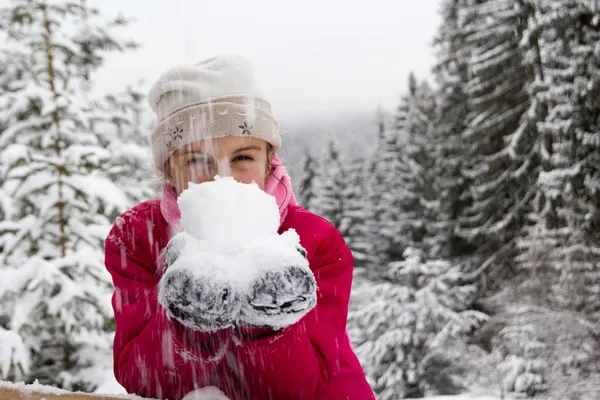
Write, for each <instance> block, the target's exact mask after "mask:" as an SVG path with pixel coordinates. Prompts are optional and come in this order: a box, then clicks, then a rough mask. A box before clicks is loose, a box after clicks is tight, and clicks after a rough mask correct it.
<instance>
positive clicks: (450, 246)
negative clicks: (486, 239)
mask: <svg viewBox="0 0 600 400" xmlns="http://www.w3.org/2000/svg"><path fill="white" fill-rule="evenodd" d="M462 3H464V1H462V0H447V1H445V2H444V3H443V5H442V8H441V10H442V21H443V23H442V24H441V26H440V28H439V31H438V34H437V36H436V39H435V48H436V51H437V58H438V60H437V63H436V65H435V66H434V74H435V77H436V80H437V83H438V89H437V97H438V108H437V114H436V118H435V122H434V126H435V129H433V134H432V141H433V143H432V147H433V150H432V153H433V157H434V162H433V168H432V170H431V172H432V173H431V175H432V178H433V179H434V180H433V182H432V184H434V185H435V189H434V190H435V193H436V198H437V199H438V205H439V207H438V208H437V209H431V208H430V209H429V211H430V213H431V212H432V213H433V214H434V215H435V217H434V218H432V219H434V221H435V222H434V223H433V224H432V227H431V229H430V234H429V238H428V240H429V241H430V246H429V247H430V249H431V254H430V256H431V257H433V258H438V257H442V258H448V257H457V256H466V255H469V254H470V252H471V251H472V249H471V248H470V247H469V246H468V244H467V243H465V242H464V240H463V239H462V238H461V237H460V236H459V235H457V234H456V229H457V225H458V218H459V216H460V213H461V210H463V209H464V208H465V207H466V206H467V205H468V204H469V192H468V190H467V189H468V186H467V185H468V183H467V180H466V178H465V176H464V175H463V173H462V171H463V169H464V168H465V167H466V163H467V158H466V156H465V155H466V152H467V149H466V147H465V146H464V143H463V140H462V134H463V132H464V131H465V130H466V128H467V124H466V118H467V115H468V108H467V105H468V96H467V93H466V90H465V89H466V84H467V79H468V76H467V65H468V54H467V50H468V49H467V47H466V46H465V38H464V32H463V29H462V26H461V20H460V17H459V12H460V9H461V8H460V7H461V4H462Z"/></svg>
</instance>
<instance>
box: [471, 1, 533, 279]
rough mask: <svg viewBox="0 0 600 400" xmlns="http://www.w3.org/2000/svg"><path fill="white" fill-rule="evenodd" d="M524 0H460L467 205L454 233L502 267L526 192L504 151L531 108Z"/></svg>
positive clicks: (516, 164)
mask: <svg viewBox="0 0 600 400" xmlns="http://www.w3.org/2000/svg"><path fill="white" fill-rule="evenodd" d="M525 3H526V2H519V1H514V0H487V1H465V2H463V4H462V5H461V9H460V16H461V17H460V18H461V21H462V22H461V26H462V28H461V29H462V30H463V34H464V46H465V47H466V49H465V51H466V52H467V54H468V55H469V57H468V64H467V79H468V82H467V85H466V94H467V99H468V104H467V107H468V114H467V118H466V121H467V128H466V130H465V131H464V132H463V138H464V139H465V145H466V148H467V149H468V154H467V156H468V164H467V165H466V166H465V168H464V169H463V173H464V174H465V177H466V178H467V179H468V182H469V192H470V196H471V198H472V201H470V202H469V203H470V204H468V207H466V208H464V209H463V211H462V212H461V215H460V218H459V228H460V230H459V233H460V235H461V236H462V237H463V238H465V239H466V240H468V241H469V242H470V243H472V244H473V245H475V246H477V247H478V253H479V254H480V255H481V256H482V258H481V260H486V259H488V258H489V257H491V256H494V255H496V257H497V258H498V260H497V265H502V267H501V269H507V268H508V265H510V264H509V261H510V260H511V258H510V257H511V256H512V252H511V250H513V247H514V246H513V244H514V243H513V241H514V238H516V237H517V236H518V232H519V231H520V228H521V226H522V220H523V215H524V213H525V211H526V207H527V206H528V204H529V201H530V200H531V198H530V196H531V194H532V191H531V190H530V188H531V182H528V183H527V182H526V180H527V178H528V176H527V174H523V173H522V167H523V164H524V162H525V161H523V160H521V159H515V158H514V157H512V156H511V152H510V143H511V140H512V138H513V136H514V135H515V133H516V132H517V131H518V129H519V127H520V124H521V118H522V116H523V114H524V113H525V112H526V111H527V109H528V108H529V96H528V93H527V90H526V89H527V86H528V83H529V82H530V81H531V79H532V78H531V69H530V68H529V66H527V65H525V64H524V63H523V57H524V56H523V50H522V48H521V47H520V46H519V44H520V42H521V39H522V37H523V31H524V29H525V28H526V26H527V21H528V13H529V12H530V9H529V7H528V6H527V5H526V4H525ZM524 181H525V182H524ZM497 253H499V254H497ZM490 271H492V270H490ZM500 272H504V271H500ZM494 280H497V277H495V276H494V277H490V282H493V281H494Z"/></svg>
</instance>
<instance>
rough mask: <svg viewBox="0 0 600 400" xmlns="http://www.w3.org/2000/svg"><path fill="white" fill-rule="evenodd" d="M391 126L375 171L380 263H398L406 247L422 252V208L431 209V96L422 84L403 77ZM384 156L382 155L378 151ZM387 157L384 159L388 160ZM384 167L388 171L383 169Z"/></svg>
mask: <svg viewBox="0 0 600 400" xmlns="http://www.w3.org/2000/svg"><path fill="white" fill-rule="evenodd" d="M408 82H409V85H408V94H407V95H405V96H404V97H403V98H402V101H401V104H400V106H399V107H398V111H397V113H396V118H395V124H396V125H395V127H394V129H393V130H392V131H391V132H390V133H389V135H390V137H389V138H386V139H384V140H385V141H386V143H385V144H384V146H386V151H387V152H389V156H388V155H385V156H384V157H385V158H384V159H383V160H382V164H383V165H382V168H381V169H380V171H379V174H380V175H381V176H384V180H383V182H384V188H383V192H382V193H383V195H382V200H381V202H380V205H379V207H380V210H381V212H380V214H379V215H380V220H379V227H380V238H379V240H380V241H381V243H382V244H383V246H385V247H384V248H383V249H382V252H383V254H382V256H383V260H384V262H385V261H387V262H391V261H398V260H402V259H403V258H404V256H403V253H404V251H405V250H406V249H407V248H409V247H414V248H421V249H422V248H424V247H425V246H426V243H424V239H425V237H426V233H427V229H428V227H429V223H430V222H432V221H430V220H429V219H428V216H429V215H431V214H429V213H428V212H427V211H426V210H427V209H428V208H435V203H434V204H430V203H429V202H435V192H434V191H433V190H432V188H433V187H432V185H431V176H429V171H430V170H431V163H432V157H431V150H432V149H431V142H430V135H431V128H432V123H433V118H434V115H435V102H434V100H433V98H434V96H433V92H432V91H431V90H430V88H429V85H428V84H427V83H426V82H423V83H421V84H418V83H417V81H416V78H415V77H414V75H412V74H411V75H410V76H409V79H408ZM384 154H385V153H384ZM388 159H389V160H388ZM384 169H388V170H389V172H388V171H385V170H384Z"/></svg>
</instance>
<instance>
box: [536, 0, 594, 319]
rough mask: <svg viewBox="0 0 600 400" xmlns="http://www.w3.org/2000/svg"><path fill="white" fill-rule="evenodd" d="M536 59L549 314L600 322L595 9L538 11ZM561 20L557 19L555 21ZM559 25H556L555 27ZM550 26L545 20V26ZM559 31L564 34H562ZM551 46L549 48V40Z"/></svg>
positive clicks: (573, 6)
mask: <svg viewBox="0 0 600 400" xmlns="http://www.w3.org/2000/svg"><path fill="white" fill-rule="evenodd" d="M544 6H545V8H544V9H542V12H543V15H544V16H545V17H546V18H545V19H544V20H543V21H542V22H548V23H547V26H544V28H546V29H547V30H548V31H549V34H548V36H549V40H547V41H548V43H547V45H546V43H544V47H543V53H542V59H543V61H544V62H546V61H547V63H546V66H545V68H544V74H545V76H546V79H547V80H548V83H549V87H550V90H549V91H548V92H547V93H546V96H547V97H546V98H547V105H548V116H547V118H546V119H545V120H544V121H543V122H540V123H539V124H538V126H539V129H540V132H541V134H542V135H543V136H544V138H545V142H544V143H546V146H547V147H545V148H544V151H543V152H542V157H543V161H544V169H543V171H542V172H541V173H540V176H539V179H538V182H539V187H540V190H541V193H542V195H543V199H544V202H543V208H542V209H541V214H542V215H541V218H540V219H539V220H538V227H540V225H541V229H542V234H543V235H544V237H545V238H546V240H545V243H547V245H549V246H548V247H547V248H546V254H547V256H546V259H545V261H546V263H547V265H548V266H549V267H551V268H552V269H553V270H555V271H557V273H558V274H559V281H558V282H557V283H556V284H555V285H554V287H553V290H552V300H553V304H554V306H555V307H559V308H567V309H570V310H575V311H580V312H583V313H584V314H587V315H590V316H592V315H593V316H594V317H595V320H596V321H597V320H598V316H599V315H600V298H598V293H600V245H599V243H600V131H599V128H600V125H599V121H600V111H599V109H598V101H597V99H598V98H599V96H600V54H599V53H598V43H599V41H600V32H599V29H600V21H599V18H600V12H599V10H598V8H597V6H595V4H594V2H589V1H575V0H571V1H567V0H564V1H558V2H553V3H546V4H544ZM559 18H560V19H559ZM557 19H559V20H557ZM547 20H548V21H547ZM561 28H562V29H561ZM551 40H552V41H551Z"/></svg>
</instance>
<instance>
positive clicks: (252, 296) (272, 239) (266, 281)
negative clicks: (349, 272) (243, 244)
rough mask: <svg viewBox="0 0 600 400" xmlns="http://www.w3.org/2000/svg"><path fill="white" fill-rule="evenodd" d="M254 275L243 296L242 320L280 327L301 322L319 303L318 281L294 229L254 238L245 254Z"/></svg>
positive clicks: (263, 325) (262, 325)
mask: <svg viewBox="0 0 600 400" xmlns="http://www.w3.org/2000/svg"><path fill="white" fill-rule="evenodd" d="M244 256H245V257H248V259H250V260H251V262H252V266H253V269H254V277H253V279H252V281H250V282H249V285H248V290H247V292H246V297H245V298H244V299H243V303H242V310H241V314H240V322H241V323H242V324H243V325H245V326H249V327H270V328H274V329H281V328H284V327H286V326H289V325H292V324H294V323H296V322H298V321H299V320H300V319H301V318H302V317H303V316H305V315H306V314H307V313H308V312H309V311H310V310H311V309H312V308H313V307H314V306H315V305H316V303H317V296H316V289H317V284H316V281H315V277H314V275H313V273H312V271H311V270H310V268H309V265H308V261H307V260H306V251H305V250H304V249H303V248H302V247H301V246H300V238H299V237H298V234H297V233H296V232H295V231H294V230H288V231H286V232H284V233H283V234H282V235H272V236H271V235H269V236H267V237H264V238H261V239H260V240H257V241H255V242H254V243H253V244H252V245H251V246H250V247H249V248H248V249H247V250H246V252H245V253H244Z"/></svg>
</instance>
